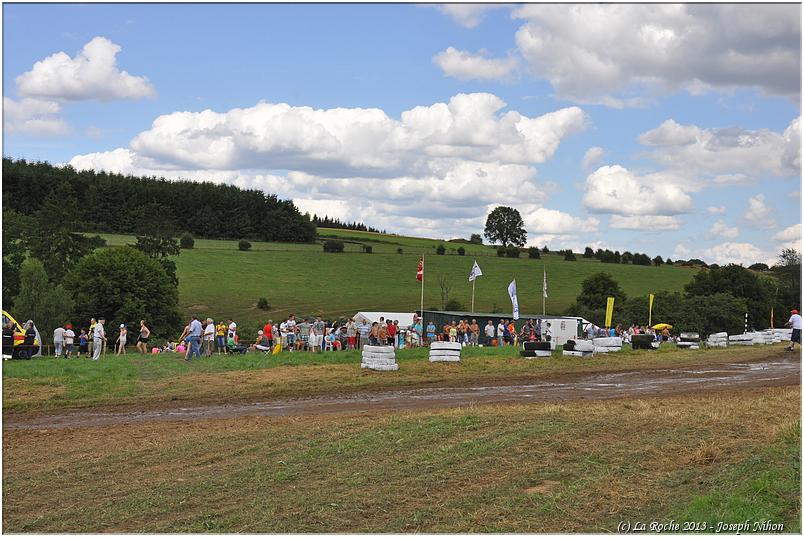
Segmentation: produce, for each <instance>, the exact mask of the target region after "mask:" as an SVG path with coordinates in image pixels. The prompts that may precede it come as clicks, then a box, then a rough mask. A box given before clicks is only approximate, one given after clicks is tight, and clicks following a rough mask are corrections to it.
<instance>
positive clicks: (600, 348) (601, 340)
mask: <svg viewBox="0 0 804 537" xmlns="http://www.w3.org/2000/svg"><path fill="white" fill-rule="evenodd" d="M592 343H593V344H594V353H595V354H601V353H606V352H620V351H621V350H622V348H623V340H622V338H619V337H596V338H595V339H593V340H592Z"/></svg>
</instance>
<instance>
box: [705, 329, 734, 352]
mask: <svg viewBox="0 0 804 537" xmlns="http://www.w3.org/2000/svg"><path fill="white" fill-rule="evenodd" d="M706 346H707V347H721V348H725V347H728V346H729V335H728V334H727V333H726V332H717V333H715V334H709V337H708V338H706Z"/></svg>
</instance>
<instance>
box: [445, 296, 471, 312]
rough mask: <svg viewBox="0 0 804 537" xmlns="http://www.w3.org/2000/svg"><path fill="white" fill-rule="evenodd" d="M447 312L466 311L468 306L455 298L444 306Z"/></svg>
mask: <svg viewBox="0 0 804 537" xmlns="http://www.w3.org/2000/svg"><path fill="white" fill-rule="evenodd" d="M444 310H445V311H466V305H465V304H464V303H463V302H459V301H457V300H455V299H454V298H453V299H452V300H450V301H449V302H447V303H446V304H445V305H444Z"/></svg>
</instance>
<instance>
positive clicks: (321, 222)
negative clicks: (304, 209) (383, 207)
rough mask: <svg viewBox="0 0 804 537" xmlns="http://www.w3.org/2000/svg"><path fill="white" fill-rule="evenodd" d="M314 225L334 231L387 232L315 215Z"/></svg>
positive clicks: (356, 223) (357, 223) (358, 223)
mask: <svg viewBox="0 0 804 537" xmlns="http://www.w3.org/2000/svg"><path fill="white" fill-rule="evenodd" d="M312 221H313V224H314V225H315V226H316V227H326V228H332V229H351V230H353V231H371V232H372V233H385V230H382V231H380V230H379V229H377V228H374V227H371V226H367V225H366V224H363V223H361V222H341V221H340V220H339V219H337V218H330V217H328V216H324V217H323V218H321V217H319V216H318V215H316V214H314V215H313V218H312Z"/></svg>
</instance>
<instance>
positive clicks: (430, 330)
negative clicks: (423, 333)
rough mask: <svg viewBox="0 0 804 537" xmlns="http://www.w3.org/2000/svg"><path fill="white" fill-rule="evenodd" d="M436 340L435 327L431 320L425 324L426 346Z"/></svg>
mask: <svg viewBox="0 0 804 537" xmlns="http://www.w3.org/2000/svg"><path fill="white" fill-rule="evenodd" d="M435 339H436V325H435V323H434V322H433V320H432V319H430V322H429V323H427V344H428V345H429V344H430V343H432V342H433V341H435Z"/></svg>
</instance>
